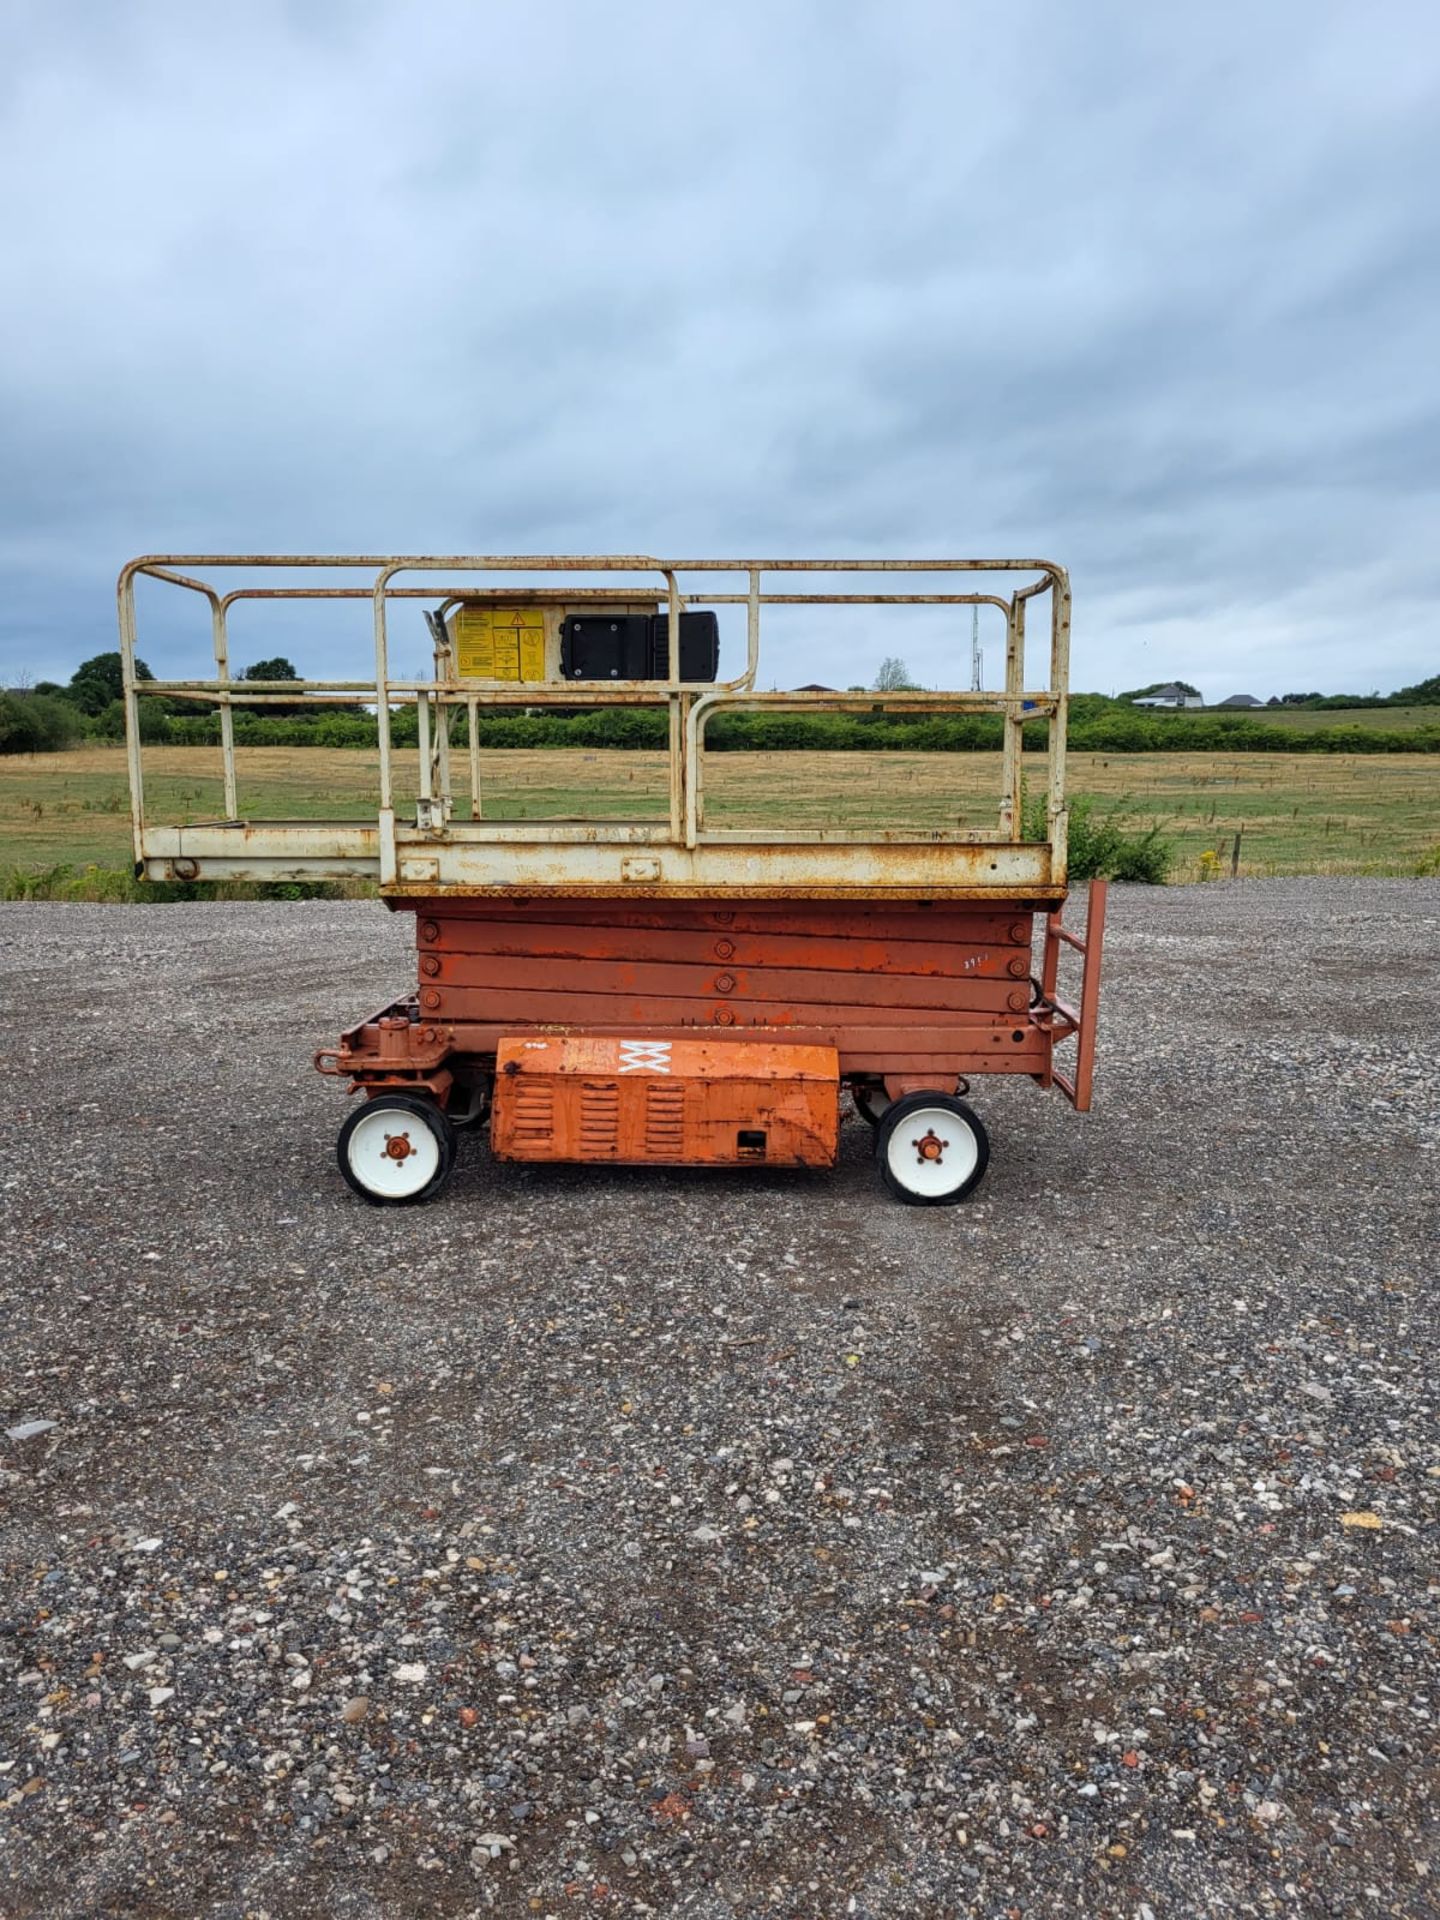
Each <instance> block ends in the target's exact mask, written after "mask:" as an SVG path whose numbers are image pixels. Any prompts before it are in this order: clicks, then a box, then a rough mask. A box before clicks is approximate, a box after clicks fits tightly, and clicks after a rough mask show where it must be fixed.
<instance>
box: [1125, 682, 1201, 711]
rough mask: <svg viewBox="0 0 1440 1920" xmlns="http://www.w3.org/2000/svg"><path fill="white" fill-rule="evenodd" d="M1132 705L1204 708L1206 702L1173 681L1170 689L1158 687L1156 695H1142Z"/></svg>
mask: <svg viewBox="0 0 1440 1920" xmlns="http://www.w3.org/2000/svg"><path fill="white" fill-rule="evenodd" d="M1130 704H1131V705H1132V706H1136V707H1203V706H1204V704H1205V702H1204V700H1203V699H1202V697H1201V696H1200V695H1199V694H1198V693H1191V692H1189V690H1188V689H1187V688H1185V687H1182V686H1178V685H1177V684H1176V683H1175V682H1174V681H1173V680H1172V681H1171V682H1170V685H1169V686H1168V687H1157V688H1156V689H1155V691H1154V693H1142V694H1141V695H1140V697H1139V699H1138V700H1133V701H1131V703H1130Z"/></svg>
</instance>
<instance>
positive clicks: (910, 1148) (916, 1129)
mask: <svg viewBox="0 0 1440 1920" xmlns="http://www.w3.org/2000/svg"><path fill="white" fill-rule="evenodd" d="M875 1157H876V1158H877V1159H878V1160H879V1162H880V1174H881V1177H882V1179H883V1180H884V1182H885V1184H886V1186H887V1187H888V1188H889V1189H890V1191H891V1192H892V1193H893V1194H894V1195H895V1196H896V1198H897V1199H900V1200H903V1201H905V1202H906V1204H907V1205H909V1206H912V1207H943V1206H948V1205H951V1204H953V1203H954V1202H955V1201H956V1200H963V1199H964V1198H965V1196H966V1194H967V1193H970V1192H971V1191H973V1189H974V1188H975V1187H976V1186H977V1185H978V1184H979V1181H980V1179H981V1176H982V1175H983V1174H984V1172H985V1168H986V1166H987V1165H988V1164H989V1160H990V1140H989V1136H988V1135H987V1134H986V1132H985V1129H984V1127H983V1126H982V1125H981V1124H980V1116H979V1115H978V1114H977V1113H976V1112H975V1111H974V1110H973V1108H971V1107H968V1106H966V1104H965V1102H964V1101H963V1100H957V1099H955V1098H954V1097H953V1096H952V1095H950V1094H946V1093H907V1094H905V1095H904V1096H903V1098H901V1099H899V1100H893V1101H891V1103H890V1105H889V1106H888V1107H887V1108H886V1110H885V1113H884V1116H883V1117H882V1119H881V1121H880V1124H879V1126H878V1127H877V1129H876V1133H875Z"/></svg>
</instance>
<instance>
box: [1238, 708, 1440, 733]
mask: <svg viewBox="0 0 1440 1920" xmlns="http://www.w3.org/2000/svg"><path fill="white" fill-rule="evenodd" d="M1211 711H1213V709H1211ZM1245 712H1246V713H1247V714H1248V716H1249V718H1250V719H1252V720H1269V721H1271V722H1273V724H1274V725H1275V726H1277V727H1298V728H1303V729H1307V730H1308V729H1310V728H1314V727H1367V728H1376V729H1380V730H1382V731H1384V732H1386V733H1392V732H1393V733H1405V732H1407V731H1408V730H1409V729H1410V728H1411V727H1435V726H1440V707H1247V708H1246V709H1245Z"/></svg>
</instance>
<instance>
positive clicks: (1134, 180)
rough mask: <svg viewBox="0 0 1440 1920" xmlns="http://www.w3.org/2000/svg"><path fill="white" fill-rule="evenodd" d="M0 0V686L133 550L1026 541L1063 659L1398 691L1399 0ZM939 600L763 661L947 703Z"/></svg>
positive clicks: (1429, 509)
mask: <svg viewBox="0 0 1440 1920" xmlns="http://www.w3.org/2000/svg"><path fill="white" fill-rule="evenodd" d="M0 23H3V24H0V34H3V42H4V44H3V45H0V201H3V214H4V218H3V227H0V232H3V268H0V421H3V461H0V489H3V503H4V504H3V515H0V575H3V577H0V679H9V680H12V681H13V680H15V679H16V678H18V677H19V676H21V675H23V674H28V675H29V677H30V678H31V679H32V680H33V679H38V678H46V677H49V678H61V679H63V678H65V677H67V676H68V674H69V672H70V671H71V669H72V668H73V667H74V665H75V664H76V662H77V661H78V660H80V659H81V658H82V657H84V656H85V655H87V654H90V653H93V652H97V651H99V650H101V649H103V648H106V647H110V646H113V645H114V644H115V641H114V602H113V582H114V576H115V573H116V571H117V569H118V567H119V565H120V563H121V562H122V561H123V560H125V559H127V558H128V557H130V556H131V555H132V554H135V553H139V552H145V551H176V552H180V551H191V552H198V551H240V552H243V551H247V550H248V551H257V550H259V551H264V550H276V551H291V552H294V551H306V550H309V551H337V552H346V551H348V552H398V551H411V552H426V551H430V552H442V553H443V552H464V551H468V552H500V553H504V552H511V553H516V552H520V553H543V552H596V551H605V550H618V551H628V552H644V553H653V554H662V555H663V554H675V555H679V554H703V553H714V554H729V553H734V554H741V553H762V554H794V555H817V556H820V555H823V556H830V555H842V554H849V555H879V554H886V555H927V556H928V555H932V554H957V555H969V554H981V553H986V552H990V553H1025V554H1030V553H1040V554H1044V555H1047V556H1052V557H1054V558H1056V559H1058V560H1061V561H1063V562H1065V563H1066V564H1067V565H1068V566H1069V567H1070V569H1071V572H1072V575H1073V579H1074V586H1075V620H1076V651H1075V669H1074V684H1075V685H1076V686H1077V687H1095V688H1100V689H1102V690H1106V691H1113V690H1115V689H1118V688H1122V687H1128V686H1135V685H1138V684H1141V683H1144V682H1148V681H1152V680H1155V679H1159V678H1168V677H1170V676H1172V675H1178V676H1180V677H1182V678H1185V679H1188V680H1192V681H1194V682H1195V683H1196V684H1197V685H1198V686H1199V687H1200V688H1201V689H1202V690H1203V691H1204V693H1205V694H1206V695H1207V697H1209V698H1211V699H1219V698H1222V697H1224V696H1225V695H1227V694H1231V693H1235V692H1249V693H1255V694H1259V695H1262V696H1263V695H1268V694H1271V693H1275V692H1282V691H1285V690H1287V689H1292V688H1319V689H1321V690H1324V691H1338V690H1354V689H1358V690H1362V691H1364V690H1368V689H1371V688H1379V689H1381V690H1382V691H1388V690H1390V689H1391V688H1393V687H1395V686H1398V685H1403V684H1406V683H1408V682H1411V681H1414V680H1417V679H1419V678H1421V677H1423V676H1425V675H1428V674H1430V673H1434V672H1436V671H1437V670H1440V617H1437V611H1436V608H1437V595H1440V539H1437V532H1440V514H1437V506H1440V484H1437V483H1440V298H1437V294H1440V285H1437V283H1440V247H1437V240H1440V232H1437V229H1440V190H1437V181H1440V12H1437V10H1436V9H1435V7H1434V6H1433V5H1432V4H1420V3H1419V0H1416V4H1411V5H1395V4H1376V3H1375V0H1369V3H1368V4H1366V5H1363V6H1362V5H1359V4H1347V5H1326V4H1324V3H1323V0H1321V3H1320V4H1316V0H1307V4H1304V5H1299V4H1274V5H1269V4H1259V5H1256V4H1253V3H1252V4H1248V5H1245V6H1230V5H1225V4H1221V5H1212V6H1210V7H1207V8H1204V9H1190V8H1186V9H1171V8H1163V7H1152V6H1141V5H1139V4H1138V3H1135V4H1128V5H1120V6H1105V5H1096V4H1094V3H1093V0H1092V4H1089V5H1086V6H1083V7H1081V6H1075V5H1071V4H1066V3H1065V0H1054V3H1053V4H1037V5H1024V4H1015V0H1004V4H996V5H989V6H979V5H964V4H960V3H959V0H952V3H951V4H939V3H938V0H937V3H933V4H932V3H922V0H884V4H879V0H876V4H866V5H859V4H848V3H847V0H829V3H828V4H798V3H797V4H787V3H786V0H765V3H764V4H759V5H751V4H748V0H727V4H725V5H724V6H713V5H703V6H702V5H701V4H699V3H698V0H693V3H692V0H664V3H663V4H658V3H657V4H651V0H609V3H608V4H602V3H601V0H594V3H593V4H579V3H572V4H560V3H558V0H529V3H528V4H524V5H521V4H518V0H517V4H507V5H500V4H481V3H480V0H472V3H471V4H458V3H456V0H427V4H426V5H425V6H423V7H422V6H417V5H410V4H401V3H400V0H395V3H394V4H380V5H366V4H361V3H360V0H351V3H348V4H339V3H338V0H304V3H302V0H294V4H291V5H281V4H263V3H262V0H242V4H239V5H236V6H233V7H229V8H218V7H216V8H212V7H206V6H199V5H196V4H195V3H194V0H188V4H185V5H175V6H172V5H166V4H155V5H146V4H143V0H138V3H137V4H127V5H119V4H115V3H114V0H106V3H105V4H99V5H94V6H89V5H80V4H73V3H67V0H48V3H47V4H27V3H26V0H5V4H4V6H3V9H0ZM958 624H959V623H958V622H955V623H952V626H951V627H950V628H949V629H947V628H945V627H942V626H940V625H938V624H936V623H934V622H924V623H921V624H919V625H917V626H916V627H915V629H914V630H913V632H912V631H911V630H910V629H906V628H895V627H893V626H891V625H889V624H887V625H885V626H884V627H881V628H876V627H875V625H874V623H873V619H872V618H870V617H868V616H867V617H865V618H861V619H857V618H856V616H854V615H844V616H838V617H837V618H836V620H835V622H834V624H833V626H832V625H831V624H830V623H828V622H826V623H820V622H817V621H813V620H812V621H806V622H796V623H794V624H793V626H792V627H791V628H789V629H786V630H784V632H783V633H782V632H781V631H780V630H779V629H778V628H777V634H776V638H777V644H779V645H780V651H779V653H778V655H777V657H775V658H773V659H772V660H770V661H768V662H767V671H766V673H765V675H764V678H765V680H766V682H767V683H768V682H769V681H771V680H774V679H778V681H779V682H780V684H782V685H785V684H794V683H795V682H797V681H800V680H807V679H820V680H825V681H828V682H831V683H835V682H839V683H841V684H845V683H847V682H849V681H851V680H866V681H868V680H869V679H870V678H871V677H872V676H873V673H874V670H875V666H876V664H877V663H878V658H879V656H880V655H881V654H882V653H890V652H898V653H900V654H902V655H904V656H905V657H906V658H907V660H908V662H909V664H910V667H911V669H912V671H913V672H915V673H917V674H918V675H919V676H920V677H921V678H923V679H925V680H926V681H928V682H935V681H940V680H942V679H943V678H944V677H945V675H946V669H947V660H948V659H949V658H951V657H953V655H954V654H955V653H956V652H957V651H958V652H963V653H964V654H966V655H967V656H968V642H969V633H968V623H966V625H965V628H964V631H963V633H962V634H957V633H956V632H955V631H954V630H953V628H954V626H956V625H958ZM195 638H196V640H197V643H199V642H203V639H204V635H203V634H202V633H201V632H200V630H199V629H198V628H197V629H196V630H195ZM342 638H343V636H342V634H341V632H340V630H339V627H338V625H337V623H335V622H333V621H332V622H330V623H327V624H326V625H325V627H324V628H323V630H317V633H316V634H315V636H314V637H313V638H312V639H310V640H308V641H307V640H306V639H305V638H303V637H302V636H301V635H300V634H299V633H298V632H296V631H295V630H294V629H291V628H286V627H283V626H281V625H279V624H272V625H271V626H268V627H262V626H261V625H260V624H259V622H258V620H257V621H256V623H255V624H254V625H253V626H252V627H247V628H246V630H245V631H244V632H243V633H240V632H237V635H236V640H235V650H236V653H237V655H238V658H239V663H241V664H243V663H244V661H245V660H246V658H247V657H254V656H255V655H257V654H260V653H264V652H270V651H273V650H274V647H275V644H277V643H281V642H283V644H284V646H285V649H286V650H287V651H289V652H291V653H292V655H293V657H295V658H296V659H297V660H298V662H299V664H300V667H301V670H302V671H304V672H309V673H311V674H322V673H329V672H332V671H336V670H339V669H341V668H349V669H352V670H353V669H354V668H356V667H359V666H361V665H362V664H364V662H365V649H366V647H367V645H368V640H367V632H366V626H365V622H364V618H363V615H362V617H361V618H360V619H359V620H358V623H357V625H356V627H355V646H354V647H353V649H352V650H351V651H350V653H349V656H348V658H347V657H346V655H345V651H344V648H343V646H342ZM142 652H143V653H145V655H146V657H147V658H148V659H149V660H150V664H151V665H152V666H153V667H155V668H156V670H157V671H160V672H162V673H166V672H177V673H178V672H180V671H182V670H188V671H190V672H199V671H201V670H202V668H203V660H202V658H201V655H200V652H199V647H198V644H197V647H196V649H195V650H194V651H192V652H191V653H190V654H189V655H188V657H187V655H186V653H185V650H184V649H183V648H182V646H181V644H180V635H179V633H178V632H177V631H176V630H175V629H174V628H173V627H171V626H167V625H165V624H163V623H162V624H160V625H158V626H156V627H154V628H152V629H150V630H149V632H148V633H147V634H146V635H145V636H144V638H143V643H142ZM419 653H420V649H419V645H418V642H417V647H416V658H417V659H418V658H419ZM951 683H952V684H953V683H954V677H953V676H952V679H951ZM959 683H960V684H968V661H967V660H961V661H960V663H959Z"/></svg>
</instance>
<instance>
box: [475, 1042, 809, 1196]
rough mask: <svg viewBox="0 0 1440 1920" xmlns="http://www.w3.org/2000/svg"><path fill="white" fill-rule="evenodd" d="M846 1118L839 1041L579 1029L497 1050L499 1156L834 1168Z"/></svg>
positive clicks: (493, 1125) (494, 1121)
mask: <svg viewBox="0 0 1440 1920" xmlns="http://www.w3.org/2000/svg"><path fill="white" fill-rule="evenodd" d="M839 1125H840V1057H839V1055H838V1053H837V1052H836V1050H835V1048H834V1047H811V1046H786V1045H784V1044H782V1043H777V1042H775V1041H771V1040H643V1039H639V1038H636V1037H635V1036H633V1035H632V1036H629V1037H611V1036H607V1035H599V1034H578V1033H571V1034H554V1035H549V1036H541V1035H538V1034H531V1035H526V1036H523V1037H517V1038H515V1039H507V1040H502V1041H501V1042H500V1043H499V1046H498V1048H497V1049H496V1055H495V1104H494V1111H493V1113H492V1116H491V1121H490V1141H491V1145H492V1147H493V1148H494V1151H495V1154H496V1157H497V1158H498V1159H501V1160H612V1161H624V1162H628V1163H632V1164H643V1163H644V1162H646V1161H651V1162H654V1163H656V1164H659V1165H668V1166H727V1167H728V1166H740V1165H745V1164H752V1165H753V1164H755V1163H757V1162H758V1163H760V1164H762V1165H769V1166H782V1167H830V1166H833V1165H834V1164H835V1152H836V1142H837V1138H838V1134H839Z"/></svg>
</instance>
